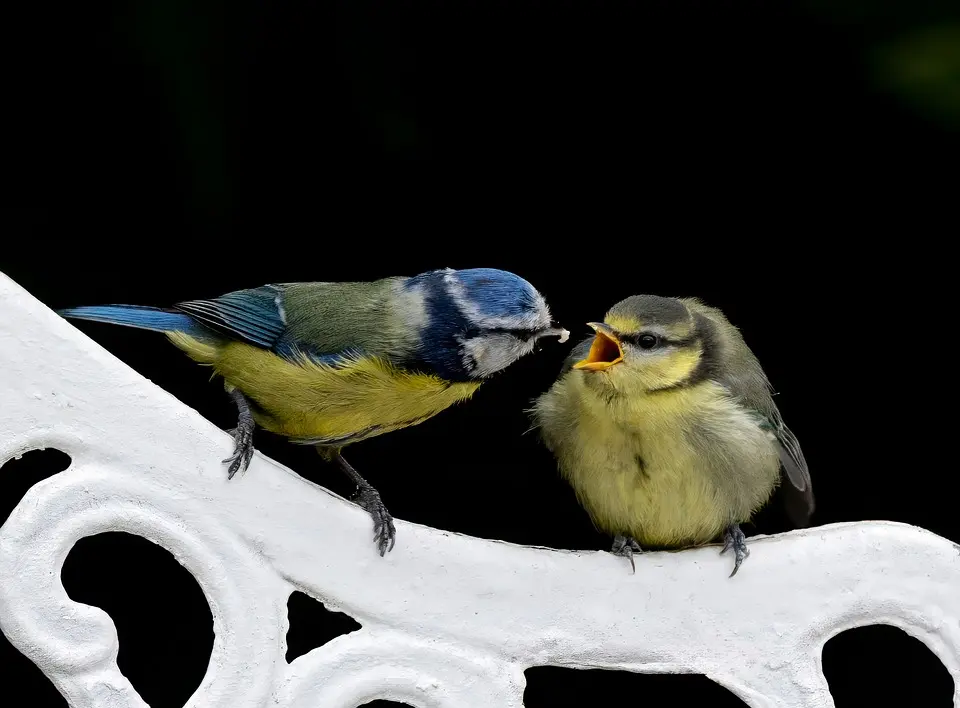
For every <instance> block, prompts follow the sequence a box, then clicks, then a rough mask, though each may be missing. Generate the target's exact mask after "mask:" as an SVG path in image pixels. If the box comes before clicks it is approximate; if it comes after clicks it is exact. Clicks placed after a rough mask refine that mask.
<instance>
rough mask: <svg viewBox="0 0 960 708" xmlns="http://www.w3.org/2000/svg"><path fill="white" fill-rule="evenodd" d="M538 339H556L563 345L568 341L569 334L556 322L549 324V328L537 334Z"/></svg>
mask: <svg viewBox="0 0 960 708" xmlns="http://www.w3.org/2000/svg"><path fill="white" fill-rule="evenodd" d="M540 337H556V338H557V339H558V340H559V341H560V343H561V344H563V343H564V342H565V341H567V340H568V339H570V332H569V330H566V329H564V328H563V327H561V326H560V325H559V324H557V323H556V322H551V323H550V326H549V327H547V328H546V329H544V330H541V331H539V332H538V333H537V338H538V339H539V338H540Z"/></svg>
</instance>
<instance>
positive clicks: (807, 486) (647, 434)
mask: <svg viewBox="0 0 960 708" xmlns="http://www.w3.org/2000/svg"><path fill="white" fill-rule="evenodd" d="M589 326H590V327H591V328H592V329H593V330H594V331H595V335H594V336H593V337H592V338H588V339H586V340H584V341H583V342H582V343H580V344H579V345H578V346H577V347H576V348H575V349H574V351H573V352H572V354H571V356H570V357H568V359H567V361H566V362H565V363H564V366H563V370H562V371H561V373H560V376H559V378H558V379H557V381H556V382H555V383H554V384H553V385H552V387H551V388H550V389H549V390H548V391H547V392H546V393H544V394H543V395H542V396H540V397H539V398H538V399H537V401H536V403H535V405H534V408H533V410H532V414H533V417H534V420H535V421H536V425H537V427H539V429H540V431H541V437H542V439H543V441H544V443H545V444H546V446H547V447H548V448H549V449H550V450H551V451H552V452H553V454H554V455H555V456H556V458H557V462H558V466H559V469H560V473H561V475H562V476H563V477H564V478H565V479H566V480H567V481H568V482H569V483H570V484H571V485H572V487H573V488H574V490H575V491H576V494H577V498H578V499H579V501H580V503H581V504H582V505H583V507H584V508H585V509H586V511H587V513H588V514H589V515H590V517H591V518H592V519H593V522H594V524H595V525H596V526H597V527H598V528H599V529H601V530H602V531H605V532H607V533H609V534H610V535H612V536H613V537H614V543H613V550H612V552H613V553H616V554H619V555H623V556H626V557H627V558H629V560H630V564H631V566H634V560H633V554H634V552H639V551H640V550H641V548H643V547H644V546H647V547H650V546H655V547H668V548H669V547H674V548H676V547H685V546H694V545H702V544H705V543H709V542H711V541H713V540H714V539H718V538H720V537H721V536H722V537H723V539H724V547H723V550H722V551H721V553H725V552H726V551H727V550H730V549H731V548H732V549H733V551H734V554H735V557H736V559H735V564H734V568H733V572H732V573H731V577H732V576H733V575H735V574H736V572H737V571H738V570H739V568H740V564H741V563H742V562H743V559H744V558H745V557H746V556H747V555H748V553H749V551H748V549H747V546H746V541H745V537H744V534H743V531H742V530H741V529H740V524H741V523H744V522H746V521H748V520H750V519H751V518H752V516H753V515H754V514H755V513H756V512H757V511H758V510H759V509H760V508H761V507H762V506H763V505H765V504H766V503H767V501H768V500H769V498H770V496H771V495H772V493H773V491H774V489H775V488H777V487H778V486H779V485H780V482H781V479H782V478H785V479H786V481H787V484H785V485H784V486H783V491H784V500H785V501H786V503H787V511H788V513H789V515H790V518H791V520H792V521H793V523H794V524H796V525H797V526H805V525H807V524H808V523H809V519H810V515H811V514H812V513H813V509H814V498H813V491H812V487H811V482H810V473H809V471H808V469H807V463H806V461H805V460H804V456H803V453H802V452H801V450H800V445H799V443H798V442H797V439H796V437H795V436H794V435H793V433H792V432H790V430H789V429H788V428H787V426H786V425H784V422H783V420H782V418H781V416H780V412H779V411H778V410H777V406H776V405H775V404H774V402H773V398H772V394H771V389H770V384H769V383H768V380H767V377H766V375H765V374H764V372H763V369H762V368H761V367H760V364H759V362H758V361H757V358H756V356H755V355H754V354H753V352H752V351H751V350H750V348H749V347H748V346H747V344H746V342H745V341H744V339H743V336H742V335H741V333H740V331H739V330H738V329H737V328H736V327H734V326H733V325H732V324H731V323H730V322H729V321H728V320H727V318H726V317H725V316H724V314H723V313H722V312H721V311H720V310H718V309H716V308H714V307H709V306H707V305H705V304H703V303H702V302H701V301H699V300H697V299H693V298H685V299H677V298H669V297H658V296H654V295H636V296H633V297H628V298H627V299H625V300H623V301H621V302H619V303H617V304H616V305H614V306H613V307H612V308H611V309H610V310H609V311H608V312H607V314H606V317H605V318H604V321H603V322H592V323H589ZM634 571H636V567H635V566H634Z"/></svg>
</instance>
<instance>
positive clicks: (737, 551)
mask: <svg viewBox="0 0 960 708" xmlns="http://www.w3.org/2000/svg"><path fill="white" fill-rule="evenodd" d="M731 548H732V549H733V554H734V556H735V558H736V560H735V561H734V566H733V572H732V573H730V577H731V578H732V577H733V576H734V575H736V574H737V571H738V570H740V564H741V563H743V559H744V558H746V557H747V556H749V555H750V549H749V548H747V537H746V536H744V535H743V531H741V530H740V525H739V524H731V525H730V526H728V527H727V530H726V531H724V532H723V550H722V551H720V554H721V555H723V554H724V553H726V552H727V551H729V550H730V549H731Z"/></svg>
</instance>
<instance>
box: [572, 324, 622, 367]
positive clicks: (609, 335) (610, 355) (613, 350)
mask: <svg viewBox="0 0 960 708" xmlns="http://www.w3.org/2000/svg"><path fill="white" fill-rule="evenodd" d="M588 324H589V325H590V326H591V327H593V329H595V330H596V332H597V336H596V337H594V339H593V344H591V345H590V353H589V354H587V358H586V359H583V360H581V361H578V362H577V363H576V364H574V365H573V368H574V369H581V370H582V371H603V370H604V369H609V368H610V367H611V366H613V365H614V364H619V363H620V362H621V361H623V348H622V347H621V346H620V342H618V341H617V339H616V337H615V336H614V334H613V332H612V331H611V330H610V329H609V328H608V327H607V326H605V325H601V324H597V323H593V322H590V323H588Z"/></svg>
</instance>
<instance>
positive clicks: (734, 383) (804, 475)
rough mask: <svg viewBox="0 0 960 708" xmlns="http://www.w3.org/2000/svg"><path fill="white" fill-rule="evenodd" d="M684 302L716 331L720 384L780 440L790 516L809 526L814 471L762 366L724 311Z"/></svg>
mask: <svg viewBox="0 0 960 708" xmlns="http://www.w3.org/2000/svg"><path fill="white" fill-rule="evenodd" d="M683 301H684V302H685V303H686V305H687V306H688V307H689V308H690V309H691V310H692V311H694V312H696V313H699V314H701V315H702V316H704V317H706V318H707V320H709V321H710V322H711V323H712V325H713V327H714V330H715V334H716V336H717V339H718V341H717V344H718V348H719V351H718V352H716V355H717V357H718V363H719V365H720V366H719V367H718V372H719V375H718V378H719V383H721V384H723V385H724V386H725V387H726V389H727V390H728V391H730V393H731V394H732V395H733V396H735V397H736V398H738V399H739V400H740V402H741V403H742V404H743V405H744V406H746V407H747V408H749V409H751V410H753V411H756V413H757V414H758V415H760V416H762V418H763V420H764V424H765V427H766V426H769V429H770V430H771V431H772V432H773V434H774V435H775V436H776V439H777V445H778V453H779V456H780V467H781V470H782V473H783V476H784V477H786V479H787V481H788V482H789V483H790V484H789V485H786V486H785V487H784V488H783V492H784V501H785V504H786V507H787V513H788V515H789V516H790V519H791V521H792V522H793V523H794V524H795V525H797V526H798V527H804V526H806V525H808V524H809V521H810V516H811V515H812V514H813V511H814V507H815V501H814V496H813V485H812V482H811V479H810V471H809V469H808V468H807V462H806V460H805V459H804V456H803V452H802V451H801V449H800V443H799V441H798V440H797V437H796V436H795V435H794V434H793V432H791V430H790V429H789V428H788V427H787V426H786V425H785V424H784V422H783V419H782V418H781V416H780V411H779V410H778V409H777V405H776V404H775V403H774V402H773V396H772V392H771V387H770V382H769V381H768V380H767V376H766V374H765V373H764V371H763V368H762V367H761V366H760V362H759V361H758V360H757V358H756V356H755V355H754V354H753V352H752V351H751V350H750V348H749V347H748V346H747V343H746V342H745V341H744V339H743V335H742V334H741V333H740V330H738V329H737V328H736V327H734V326H733V325H732V324H731V323H730V321H729V320H727V318H726V316H724V314H723V313H722V312H721V311H720V310H718V309H716V308H713V307H709V306H708V305H704V304H703V303H701V302H700V301H698V300H695V299H693V298H685V299H684V300H683Z"/></svg>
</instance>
